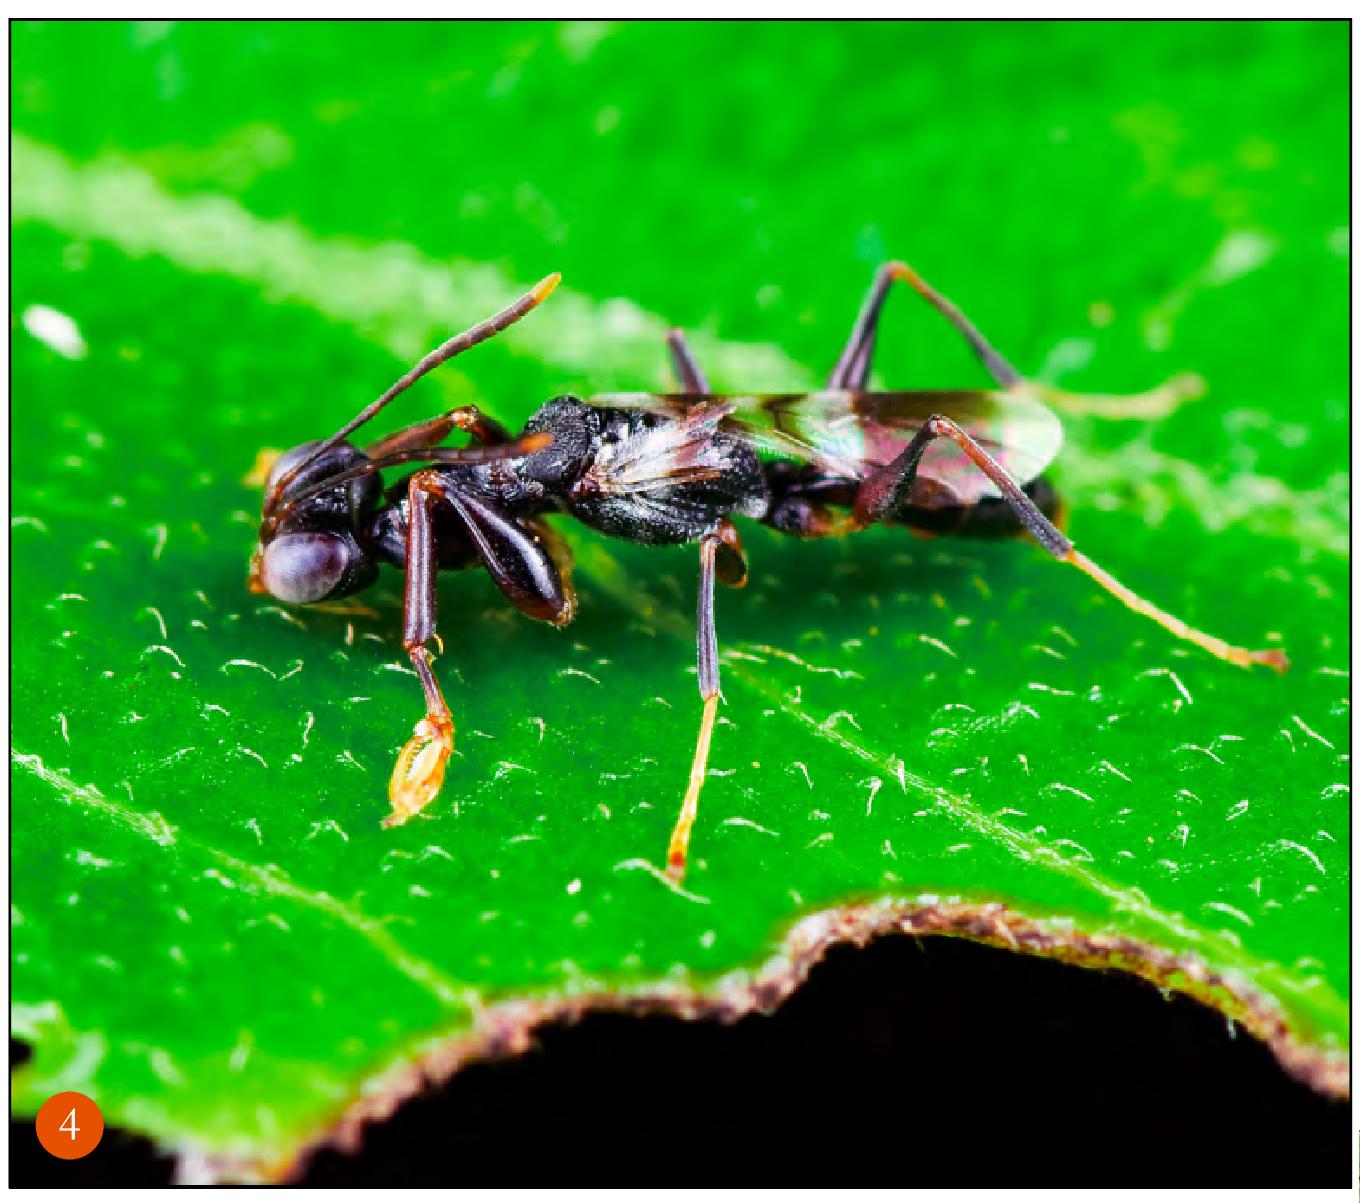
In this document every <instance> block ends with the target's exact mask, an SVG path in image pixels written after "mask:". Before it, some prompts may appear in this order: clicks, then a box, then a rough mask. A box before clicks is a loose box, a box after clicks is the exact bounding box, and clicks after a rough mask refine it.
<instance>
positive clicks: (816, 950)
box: [176, 900, 1350, 1185]
mask: <svg viewBox="0 0 1360 1203" xmlns="http://www.w3.org/2000/svg"><path fill="white" fill-rule="evenodd" d="M886 935H915V936H956V937H962V938H964V939H969V940H975V941H977V942H979V943H982V944H990V945H994V946H996V947H999V948H1006V949H1010V950H1012V951H1015V952H1023V953H1029V954H1031V955H1033V956H1042V957H1053V958H1055V959H1057V960H1060V961H1065V962H1067V963H1068V964H1072V965H1080V966H1083V967H1085V968H1093V969H1114V970H1119V971H1122V972H1125V973H1131V974H1134V975H1136V976H1138V977H1141V978H1144V979H1145V980H1147V981H1149V982H1151V983H1152V984H1153V985H1155V986H1158V987H1159V988H1162V989H1167V990H1173V991H1175V992H1177V993H1179V994H1184V995H1187V996H1189V997H1191V998H1194V999H1196V1000H1198V1001H1199V1002H1202V1003H1204V1004H1206V1005H1208V1006H1210V1007H1213V1008H1215V1009H1216V1010H1218V1011H1220V1012H1222V1013H1223V1014H1224V1015H1226V1016H1227V1017H1228V1018H1230V1019H1232V1020H1233V1021H1234V1022H1236V1023H1239V1024H1241V1025H1242V1027H1243V1028H1245V1029H1246V1030H1247V1031H1248V1032H1250V1033H1251V1034H1252V1035H1253V1036H1255V1037H1256V1038H1257V1039H1259V1040H1260V1041H1261V1042H1262V1043H1263V1044H1265V1045H1266V1046H1267V1047H1268V1048H1269V1049H1270V1050H1271V1052H1272V1053H1274V1055H1275V1058H1276V1060H1277V1061H1278V1062H1279V1063H1280V1066H1281V1067H1282V1068H1283V1069H1284V1070H1285V1072H1286V1073H1288V1074H1290V1075H1291V1076H1292V1077H1294V1078H1296V1079H1298V1080H1299V1081H1300V1082H1303V1083H1304V1084H1305V1085H1307V1086H1310V1087H1312V1089H1314V1090H1316V1091H1317V1092H1318V1093H1320V1094H1323V1095H1327V1096H1329V1097H1331V1098H1335V1099H1339V1100H1343V1101H1344V1100H1346V1099H1349V1097H1350V1057H1349V1056H1348V1055H1347V1054H1345V1053H1342V1052H1336V1051H1331V1050H1328V1049H1323V1048H1318V1047H1316V1046H1313V1045H1309V1044H1308V1043H1307V1042H1305V1041H1304V1040H1302V1039H1300V1038H1299V1037H1298V1036H1296V1035H1295V1034H1294V1033H1293V1032H1292V1031H1291V1030H1290V1028H1289V1025H1288V1023H1287V1022H1286V1021H1285V1018H1284V1016H1283V1015H1282V1014H1281V1012H1280V1010H1279V1008H1278V1007H1277V1006H1276V1005H1275V1003H1274V1002H1273V1001H1271V1000H1270V999H1269V998H1268V997H1267V996H1266V995H1264V994H1263V993H1262V992H1261V991H1259V990H1257V989H1255V988H1254V987H1252V986H1250V985H1249V984H1248V983H1247V982H1246V981H1245V980H1244V979H1243V978H1241V977H1240V976H1239V975H1237V974H1233V973H1222V972H1219V971H1217V970H1214V969H1210V968H1209V967H1208V966H1206V965H1205V964H1204V962H1203V961H1201V960H1200V959H1199V958H1198V957H1195V956H1191V955H1184V954H1182V955H1177V954H1174V953H1170V952H1167V951H1166V950H1165V949H1161V948H1158V947H1156V946H1155V945H1152V944H1148V943H1145V942H1144V941H1141V940H1134V939H1131V938H1129V937H1126V936H1119V935H1113V934H1096V935H1091V934H1088V933H1085V932H1080V931H1077V930H1075V929H1073V928H1069V927H1067V926H1065V925H1062V926H1060V925H1056V924H1054V923H1052V922H1051V921H1047V922H1045V921H1042V920H1036V919H1031V918H1029V917H1027V916H1023V915H1020V914H1018V913H1017V912H1015V911H1013V910H1011V909H1010V908H1008V907H1007V906H1006V905H1005V904H1004V903H999V902H993V903H983V904H976V903H954V902H942V903H931V904H922V903H919V902H912V903H903V902H900V901H894V900H882V901H876V902H867V903H860V904H852V905H849V906H843V907H833V908H830V909H828V910H822V911H817V912H814V913H813V914H810V915H807V916H805V917H804V918H803V919H801V920H799V921H798V922H797V923H795V924H794V925H793V927H792V928H790V929H789V932H788V934H787V936H786V937H785V939H784V941H783V945H782V948H781V950H780V952H779V953H777V954H776V955H775V956H774V957H773V958H771V960H769V961H768V962H767V963H766V964H765V965H764V966H763V967H762V968H761V969H760V970H759V972H757V973H756V974H755V975H754V976H752V977H751V978H749V979H743V978H742V977H741V975H738V974H733V975H729V977H726V978H723V979H722V980H720V981H719V982H718V983H717V984H716V985H715V986H714V988H713V989H712V991H710V992H705V991H703V990H697V989H694V988H692V987H688V986H683V985H671V984H659V985H653V986H644V987H639V988H638V989H636V990H627V991H620V992H617V993H608V992H607V993H599V994H586V995H580V996H576V997H570V998H544V999H522V1000H516V1001H511V1002H505V1003H499V1004H496V1005H494V1006H491V1007H488V1008H487V1009H486V1010H485V1011H484V1012H483V1013H482V1016H481V1018H480V1019H479V1020H478V1022H477V1024H476V1025H475V1026H474V1028H473V1029H472V1030H471V1031H470V1032H468V1033H466V1034H465V1035H462V1036H457V1037H454V1038H452V1039H450V1040H448V1041H447V1042H445V1043H443V1044H441V1045H439V1046H438V1047H437V1048H435V1049H433V1050H432V1051H429V1052H427V1053H425V1054H423V1055H421V1056H419V1057H417V1058H415V1059H413V1060H410V1061H407V1062H405V1063H403V1064H401V1065H399V1066H397V1067H395V1068H392V1069H389V1070H385V1071H383V1072H382V1073H380V1074H378V1075H376V1076H375V1077H374V1078H372V1079H370V1080H369V1081H368V1082H366V1083H364V1084H363V1085H362V1086H361V1087H360V1090H359V1097H358V1098H357V1099H356V1100H355V1102H353V1103H351V1104H350V1105H349V1106H348V1107H347V1108H346V1109H345V1110H344V1111H342V1112H341V1113H340V1114H339V1115H337V1116H336V1117H335V1119H334V1120H333V1121H332V1122H330V1123H329V1124H327V1125H325V1126H324V1127H323V1128H322V1129H321V1130H320V1131H319V1132H318V1133H317V1134H316V1135H315V1136H314V1137H313V1138H312V1139H310V1140H309V1141H308V1142H307V1143H306V1144H305V1145H303V1146H302V1147H301V1148H300V1149H299V1150H298V1151H297V1152H296V1153H295V1154H293V1155H292V1156H291V1157H289V1158H288V1159H286V1160H283V1161H278V1162H264V1161H256V1160H251V1159H248V1158H242V1157H239V1156H232V1155H220V1154H198V1153H192V1152H184V1153H181V1154H180V1156H179V1161H178V1164H177V1167H176V1181H177V1183H178V1184H180V1185H189V1184H212V1183H224V1182H238V1183H261V1182H264V1183H287V1182H291V1181H294V1180H296V1179H297V1178H298V1177H299V1176H300V1175H301V1174H302V1173H303V1172H304V1171H305V1170H306V1167H307V1165H308V1163H309V1162H310V1160H311V1158H312V1156H313V1155H314V1154H315V1153H316V1152H318V1151H319V1150H320V1149H322V1148H324V1147H327V1146H333V1147H335V1148H337V1149H339V1150H341V1151H342V1152H354V1151H356V1150H357V1149H358V1148H359V1146H360V1145H361V1143H362V1140H363V1129H364V1126H365V1125H366V1124H372V1123H380V1122H382V1121H384V1120H387V1119H390V1118H391V1117H392V1115H393V1114H394V1113H395V1112H396V1111H397V1109H398V1108H399V1107H400V1106H401V1105H402V1103H404V1102H406V1101H407V1100H408V1099H411V1098H414V1097H415V1096H417V1095H418V1094H420V1093H421V1092H422V1091H423V1090H424V1089H426V1088H427V1087H429V1086H435V1085H439V1084H441V1083H443V1082H446V1081H448V1079H449V1078H451V1077H452V1076H453V1075H454V1074H456V1073H457V1072H458V1071H459V1070H460V1069H462V1068H463V1067H464V1066H465V1065H468V1064H470V1063H472V1062H474V1061H488V1060H495V1059H499V1058H505V1057H515V1056H518V1055H519V1054H521V1053H523V1052H525V1051H526V1050H527V1049H528V1048H529V1047H530V1045H531V1043H532V1041H533V1035H534V1031H535V1029H537V1028H539V1027H541V1026H543V1025H545V1024H548V1023H563V1022H566V1023H570V1022H573V1021H575V1020H577V1019H579V1018H580V1017H581V1016H582V1015H584V1014H585V1013H586V1012H590V1011H610V1012H615V1013H620V1012H621V1013H625V1014H634V1015H646V1014H666V1015H673V1016H676V1017H678V1018H681V1019H711V1020H712V1019H715V1020H718V1021H720V1022H724V1023H731V1022H735V1021H736V1020H738V1019H741V1018H742V1017H743V1016H746V1015H750V1014H752V1013H761V1014H768V1013H770V1012H772V1011H773V1010H775V1009H776V1008H777V1007H778V1006H779V1005H780V1004H781V1003H782V1002H783V1001H784V1000H785V999H787V998H788V997H789V996H790V995H791V994H792V993H793V992H794V991H795V990H797V989H798V987H799V986H801V985H802V984H803V982H804V981H806V980H807V977H808V974H809V973H810V972H811V971H812V969H813V968H814V967H815V966H816V965H817V963H818V962H819V961H821V959H822V958H823V957H824V956H825V955H826V954H827V952H828V951H829V950H830V949H831V948H833V947H834V946H836V945H838V944H853V945H855V946H856V947H863V946H864V945H865V944H867V943H868V942H869V941H870V940H873V939H876V938H877V937H879V936H886Z"/></svg>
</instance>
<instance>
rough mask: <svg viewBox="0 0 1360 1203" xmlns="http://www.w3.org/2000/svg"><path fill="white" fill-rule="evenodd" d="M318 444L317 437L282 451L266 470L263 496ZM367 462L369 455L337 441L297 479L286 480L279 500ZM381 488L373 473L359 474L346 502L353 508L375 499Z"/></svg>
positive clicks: (319, 444) (352, 483)
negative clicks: (267, 470) (289, 449)
mask: <svg viewBox="0 0 1360 1203" xmlns="http://www.w3.org/2000/svg"><path fill="white" fill-rule="evenodd" d="M319 446H321V442H320V440H318V439H313V440H312V441H311V442H310V443H300V444H299V445H298V446H296V447H294V448H293V449H292V450H291V451H285V452H284V453H283V454H282V455H281V456H279V458H278V459H277V460H275V461H274V466H273V467H272V468H271V469H270V471H269V478H268V479H267V480H266V481H265V485H264V495H265V496H266V497H269V496H271V495H272V494H273V492H274V486H275V485H277V484H278V482H279V481H280V480H282V479H283V477H284V475H285V474H286V473H288V472H291V471H292V470H293V469H294V468H296V467H297V466H298V464H300V463H302V462H303V461H304V460H305V459H306V458H307V457H308V456H309V455H311V453H312V452H313V451H315V450H316V448H317V447H319ZM367 462H368V457H367V456H365V455H364V453H363V452H362V451H360V450H359V449H358V448H357V447H355V446H354V445H353V444H351V443H340V444H338V445H337V446H335V447H332V448H331V449H330V450H329V451H327V452H326V454H325V455H323V456H322V457H321V458H320V459H318V460H316V461H315V462H314V463H310V464H308V465H307V467H306V468H304V469H303V471H302V472H301V473H300V474H299V475H298V477H297V479H296V480H293V481H290V482H289V484H288V487H287V488H286V489H285V490H284V492H283V496H282V497H281V498H280V499H279V500H280V501H284V502H286V501H288V500H290V499H291V498H293V497H297V496H299V495H300V494H301V493H303V492H304V491H305V490H307V489H310V488H311V487H312V486H313V485H318V484H320V483H321V482H322V481H323V480H326V479H327V478H329V477H332V476H338V475H339V474H340V473H341V472H344V471H346V470H347V469H349V468H354V467H357V466H358V465H359V464H364V463H367ZM380 491H381V485H380V483H379V481H378V478H377V476H376V475H374V476H365V477H361V478H360V479H358V480H356V481H352V482H351V483H350V486H349V504H350V505H351V506H353V507H354V508H356V509H359V508H363V507H364V506H365V505H367V504H369V503H371V502H372V501H374V500H376V499H377V495H378V493H379V492H380Z"/></svg>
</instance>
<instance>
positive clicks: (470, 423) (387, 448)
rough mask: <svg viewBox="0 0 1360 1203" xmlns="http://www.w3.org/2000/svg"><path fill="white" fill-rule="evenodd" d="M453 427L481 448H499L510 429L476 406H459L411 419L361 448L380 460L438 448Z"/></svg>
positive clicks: (507, 437) (453, 429)
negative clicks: (409, 452) (393, 455)
mask: <svg viewBox="0 0 1360 1203" xmlns="http://www.w3.org/2000/svg"><path fill="white" fill-rule="evenodd" d="M455 430H462V431H466V432H467V433H468V434H470V435H471V436H472V439H473V443H474V444H475V445H478V446H482V447H499V446H501V445H502V444H504V443H508V442H509V441H510V432H509V431H507V430H506V429H505V427H504V426H502V425H501V424H500V423H499V422H497V421H495V420H494V419H492V418H488V417H486V416H485V415H484V414H483V413H482V411H481V410H480V409H478V408H477V407H476V406H475V405H462V406H459V407H458V408H457V409H451V410H449V412H448V413H446V414H440V415H439V417H437V418H427V419H426V420H425V421H423V422H414V423H412V424H411V425H410V426H405V427H403V428H402V429H401V430H394V431H393V432H392V433H391V434H389V435H385V436H384V437H383V438H380V439H379V440H378V441H377V442H375V443H371V444H370V445H369V446H367V447H365V448H364V454H365V455H367V456H368V458H369V459H381V458H382V457H383V456H385V455H392V454H394V453H395V452H399V451H412V450H416V449H418V448H422V447H437V446H438V445H439V444H440V443H442V442H443V441H444V440H445V439H446V438H448V437H449V435H450V434H452V433H453V432H454V431H455Z"/></svg>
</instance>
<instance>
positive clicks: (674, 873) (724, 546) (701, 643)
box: [666, 519, 746, 882]
mask: <svg viewBox="0 0 1360 1203" xmlns="http://www.w3.org/2000/svg"><path fill="white" fill-rule="evenodd" d="M719 579H720V580H721V581H722V582H723V584H725V585H731V586H733V587H740V586H741V585H744V584H745V583H746V558H745V553H744V552H743V551H742V548H741V539H740V537H739V536H738V534H737V530H736V528H735V527H734V526H733V525H732V524H731V522H729V521H727V520H726V519H724V520H723V523H722V525H721V526H720V527H719V528H718V530H717V531H716V532H714V533H713V534H711V535H705V536H704V537H703V539H702V540H700V543H699V606H698V618H699V621H698V640H697V642H698V657H699V696H700V697H701V698H703V702H704V712H703V718H702V719H701V720H700V723H699V738H698V740H697V741H696V742H695V745H694V761H693V763H692V764H691V766H690V770H689V786H688V787H687V788H686V790H685V798H684V801H683V802H681V804H680V816H679V818H677V819H676V821H675V827H674V829H673V830H672V831H671V842H670V847H669V849H668V851H667V854H666V876H667V877H669V878H670V879H671V880H672V881H674V882H680V881H682V880H684V876H685V868H686V866H687V864H688V859H689V837H690V831H691V830H692V829H693V827H694V819H695V816H696V815H697V814H698V813H699V793H700V791H701V790H702V789H703V788H704V778H705V777H706V776H707V775H708V749H709V745H710V744H711V743H712V741H713V724H714V722H715V721H716V720H717V717H718V700H719V698H720V697H721V693H720V689H719V684H720V683H719V680H718V635H717V631H716V629H715V627H714V621H713V589H714V583H715V582H716V581H717V580H719Z"/></svg>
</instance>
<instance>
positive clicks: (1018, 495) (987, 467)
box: [855, 414, 1289, 672]
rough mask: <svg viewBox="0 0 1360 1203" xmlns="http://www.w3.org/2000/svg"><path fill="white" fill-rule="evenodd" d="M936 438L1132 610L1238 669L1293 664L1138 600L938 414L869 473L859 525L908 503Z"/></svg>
mask: <svg viewBox="0 0 1360 1203" xmlns="http://www.w3.org/2000/svg"><path fill="white" fill-rule="evenodd" d="M937 438H947V439H950V440H951V441H953V442H954V443H956V444H958V446H959V447H960V448H961V449H962V450H963V452H964V454H965V455H967V456H968V458H969V459H970V460H972V461H973V463H974V464H975V465H976V466H977V468H978V469H979V471H981V472H982V473H983V474H984V475H985V476H986V477H987V479H988V480H990V481H991V482H992V483H993V484H994V485H995V486H996V487H997V489H998V490H1000V492H1001V496H1002V498H1004V500H1005V502H1006V504H1007V505H1009V506H1010V507H1011V509H1012V510H1014V511H1015V515H1016V517H1017V518H1018V519H1019V521H1020V523H1021V524H1022V525H1023V526H1024V528H1025V529H1026V530H1027V531H1028V532H1029V533H1030V534H1032V535H1033V536H1034V537H1035V539H1037V540H1038V541H1039V543H1040V544H1041V545H1042V546H1043V547H1044V549H1045V550H1046V551H1048V552H1049V553H1050V554H1051V555H1052V556H1053V557H1054V558H1055V559H1058V560H1062V561H1064V562H1065V563H1068V564H1071V565H1072V566H1073V567H1075V568H1079V569H1080V570H1081V571H1082V572H1084V573H1085V574H1086V575H1087V576H1089V577H1090V578H1091V579H1092V580H1093V581H1095V582H1096V584H1098V585H1099V586H1100V587H1101V588H1102V589H1104V590H1106V591H1107V592H1108V593H1111V594H1113V595H1114V596H1115V597H1117V598H1118V599H1119V600H1120V601H1121V602H1123V603H1124V604H1125V605H1126V606H1128V607H1129V609H1131V610H1133V611H1135V612H1136V613H1139V614H1142V615H1144V616H1145V617H1147V618H1150V619H1152V621H1153V622H1155V623H1157V624H1158V625H1159V626H1161V627H1163V628H1164V629H1165V630H1168V631H1170V632H1171V633H1172V634H1173V635H1175V636H1177V637H1178V638H1180V639H1184V640H1186V641H1187V642H1189V643H1193V644H1195V646H1197V647H1199V648H1202V649H1203V650H1204V651H1206V652H1208V653H1209V654H1210V655H1212V656H1217V657H1218V658H1219V659H1220V660H1226V661H1228V663H1230V664H1235V665H1237V666H1238V667H1239V668H1250V667H1251V666H1252V665H1254V664H1264V665H1266V666H1267V667H1269V668H1273V669H1275V671H1276V672H1284V671H1285V670H1286V669H1287V668H1288V667H1289V660H1288V659H1287V657H1286V656H1285V654H1284V652H1282V651H1281V650H1280V649H1278V648H1268V649H1265V650H1262V651H1252V650H1250V649H1248V648H1243V647H1237V646H1236V645H1234V644H1231V643H1227V642H1226V641H1225V640H1222V639H1219V638H1218V637H1217V636H1216V635H1210V634H1207V633H1206V632H1204V631H1200V630H1197V629H1196V628H1194V627H1192V626H1190V625H1189V624H1188V623H1185V622H1183V621H1182V620H1181V619H1179V618H1177V617H1176V616H1175V615H1174V614H1168V613H1167V612H1166V611H1165V610H1163V609H1161V608H1160V607H1158V606H1154V605H1153V604H1152V603H1151V602H1150V601H1147V600H1146V599H1145V598H1142V597H1139V596H1138V594H1136V593H1134V591H1133V590H1132V589H1130V588H1129V587H1128V586H1127V585H1124V584H1123V583H1121V582H1120V581H1118V580H1116V579H1115V578H1114V577H1113V576H1111V575H1110V574H1109V573H1108V572H1106V571H1105V569H1103V568H1102V567H1100V565H1099V564H1097V563H1096V562H1095V561H1094V560H1092V559H1090V558H1089V557H1087V556H1085V555H1083V554H1082V553H1081V552H1079V551H1078V550H1077V549H1076V548H1075V547H1074V546H1073V545H1072V541H1071V540H1070V539H1069V538H1068V537H1067V536H1066V535H1065V534H1063V533H1062V531H1060V530H1059V529H1058V528H1057V527H1056V526H1055V525H1054V524H1053V523H1052V522H1051V521H1050V520H1049V519H1048V518H1047V517H1046V516H1045V515H1044V513H1043V512H1042V511H1041V510H1040V508H1039V506H1038V505H1037V504H1036V502H1035V499H1034V498H1032V497H1030V496H1029V495H1028V494H1027V493H1026V492H1025V491H1024V489H1023V488H1021V486H1020V484H1019V482H1018V481H1016V480H1015V478H1014V477H1012V476H1011V475H1010V473H1008V472H1007V471H1006V470H1005V468H1003V467H1002V466H1001V465H1000V464H999V463H997V462H996V460H994V459H993V458H992V457H991V456H990V455H988V454H987V452H986V451H985V450H983V448H982V447H981V446H979V445H978V443H977V442H976V441H975V440H974V439H973V438H972V436H971V435H969V434H968V432H967V431H965V430H963V429H962V428H961V427H960V426H959V425H958V424H957V423H956V422H954V421H953V420H952V419H950V418H947V417H945V416H944V415H943V414H935V415H933V416H932V417H931V418H929V419H927V421H926V424H925V425H924V426H923V427H922V428H921V429H920V430H919V431H918V432H917V433H916V435H915V436H914V437H913V438H912V440H911V442H910V443H909V444H907V447H906V449H905V450H904V451H903V452H902V454H901V455H899V456H898V457H897V458H896V459H895V460H893V461H892V463H890V464H886V465H884V466H883V467H881V468H879V469H878V470H877V471H876V472H874V473H873V474H872V475H870V476H869V477H868V478H867V479H866V480H865V481H864V483H863V484H862V485H861V486H860V489H859V493H858V494H857V496H856V498H855V518H856V521H857V522H858V523H859V524H860V525H868V524H869V523H871V522H881V521H885V520H890V519H891V518H893V517H895V516H896V515H897V514H898V513H900V512H901V511H902V509H903V508H904V507H905V506H906V505H908V504H909V497H910V494H911V488H912V485H913V484H914V483H915V480H916V470H917V467H918V466H919V465H920V462H921V456H922V455H923V454H924V452H925V449H926V447H927V446H928V445H929V444H930V443H931V442H932V441H933V440H934V439H937Z"/></svg>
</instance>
